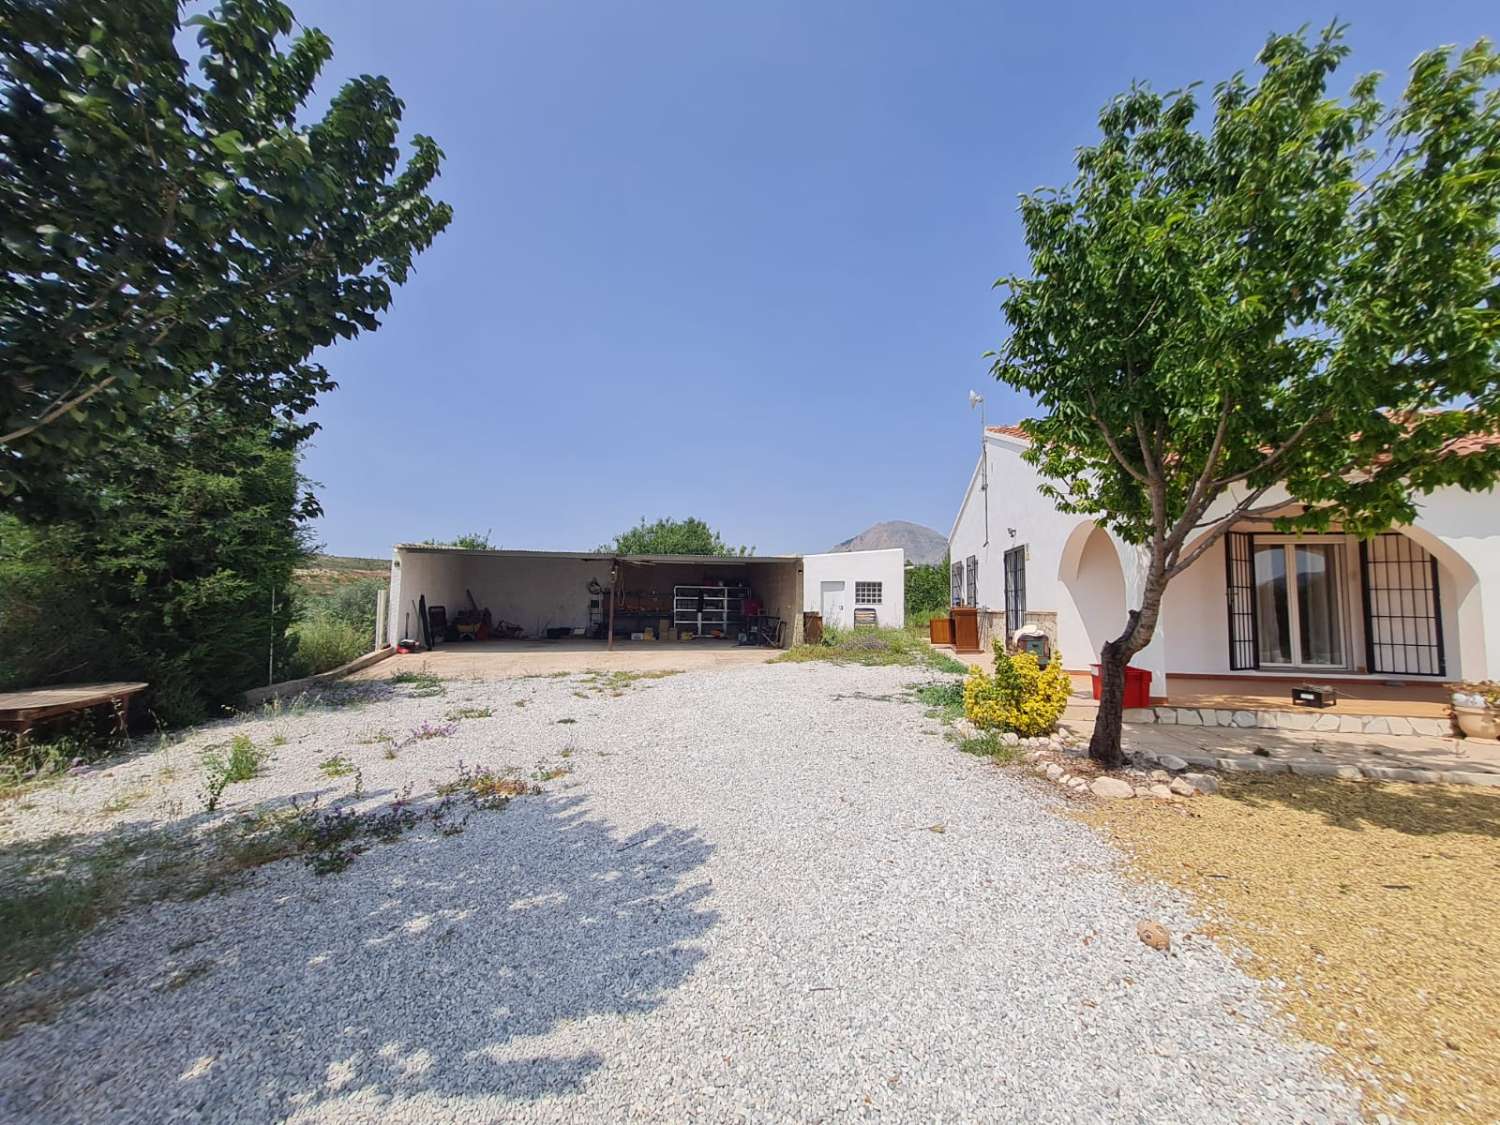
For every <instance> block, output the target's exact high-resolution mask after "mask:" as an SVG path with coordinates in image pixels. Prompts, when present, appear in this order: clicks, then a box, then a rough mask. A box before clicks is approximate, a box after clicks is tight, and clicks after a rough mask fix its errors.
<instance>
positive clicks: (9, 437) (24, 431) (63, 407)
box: [0, 375, 115, 445]
mask: <svg viewBox="0 0 1500 1125" xmlns="http://www.w3.org/2000/svg"><path fill="white" fill-rule="evenodd" d="M114 381H115V376H113V375H106V376H105V377H104V378H103V379H100V380H99V381H98V382H97V383H95V384H94V385H93V386H92V387H90V388H89V389H88V390H86V391H84V392H82V393H81V394H77V395H74V396H73V397H72V398H70V399H68V400H67V401H66V402H63V403H60V404H58V405H57V406H54V407H53V408H52V409H51V410H49V411H47V413H45V414H43V415H42V416H41V417H40V418H38V419H37V420H36V421H35V422H32V423H31V424H30V425H27V426H22V427H21V428H20V429H19V430H13V431H11V432H10V433H8V434H0V445H9V444H10V443H11V442H13V441H18V440H20V439H21V438H23V437H26V436H27V435H28V434H33V433H35V432H36V431H37V430H40V429H41V428H42V427H43V426H45V425H47V424H48V423H49V422H55V421H56V420H57V419H59V418H61V417H62V416H63V415H64V414H66V413H68V412H69V411H70V410H76V409H77V408H78V407H80V406H82V405H83V404H84V403H86V402H87V401H88V400H89V399H91V398H93V397H94V396H95V395H96V394H98V393H99V392H100V391H102V390H104V389H105V388H106V387H108V386H109V385H110V384H111V383H113V382H114Z"/></svg>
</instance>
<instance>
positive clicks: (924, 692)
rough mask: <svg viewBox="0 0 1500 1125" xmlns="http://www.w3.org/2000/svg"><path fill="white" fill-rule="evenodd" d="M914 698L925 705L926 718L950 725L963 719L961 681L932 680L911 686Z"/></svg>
mask: <svg viewBox="0 0 1500 1125" xmlns="http://www.w3.org/2000/svg"><path fill="white" fill-rule="evenodd" d="M913 690H914V691H915V693H916V696H917V698H918V699H919V700H921V701H922V702H923V703H925V704H927V707H928V711H927V717H928V718H929V719H940V720H941V721H942V722H943V723H952V722H956V721H957V720H959V719H961V718H963V717H964V683H963V681H962V680H934V681H932V682H931V683H925V684H916V685H914V686H913Z"/></svg>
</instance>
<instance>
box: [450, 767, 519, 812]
mask: <svg viewBox="0 0 1500 1125" xmlns="http://www.w3.org/2000/svg"><path fill="white" fill-rule="evenodd" d="M436 791H437V794H438V796H440V797H459V796H462V797H467V798H468V799H469V802H470V804H472V805H473V806H474V807H475V808H478V809H503V808H504V807H505V806H506V805H508V804H510V802H511V799H512V798H514V797H526V796H532V795H534V794H537V793H540V792H541V788H540V787H539V786H537V785H534V784H532V783H531V782H528V781H523V780H522V779H521V778H519V777H516V776H515V775H514V774H509V773H500V772H498V771H496V770H492V769H490V767H488V766H475V767H473V768H472V769H471V768H470V767H468V766H465V765H464V764H463V763H462V762H460V763H459V764H458V775H457V776H456V777H454V778H453V780H452V781H445V782H443V783H442V784H441V785H439V786H438V787H437V790H436Z"/></svg>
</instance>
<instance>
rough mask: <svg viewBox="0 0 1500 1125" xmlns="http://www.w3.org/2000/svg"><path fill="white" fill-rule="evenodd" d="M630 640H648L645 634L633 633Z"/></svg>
mask: <svg viewBox="0 0 1500 1125" xmlns="http://www.w3.org/2000/svg"><path fill="white" fill-rule="evenodd" d="M630 639H631V640H632V641H644V640H645V639H646V634H645V633H631V634H630Z"/></svg>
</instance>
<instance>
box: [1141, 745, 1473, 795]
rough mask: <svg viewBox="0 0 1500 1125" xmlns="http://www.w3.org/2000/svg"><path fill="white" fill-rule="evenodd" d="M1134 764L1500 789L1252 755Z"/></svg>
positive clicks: (1155, 758) (1170, 757)
mask: <svg viewBox="0 0 1500 1125" xmlns="http://www.w3.org/2000/svg"><path fill="white" fill-rule="evenodd" d="M1129 757H1130V759H1131V761H1133V762H1135V763H1137V764H1139V765H1148V766H1156V767H1158V768H1160V769H1164V770H1167V771H1168V772H1169V773H1181V772H1183V771H1186V770H1189V769H1198V770H1217V771H1218V772H1220V773H1290V774H1293V775H1295V776H1297V777H1334V778H1343V779H1345V780H1349V781H1358V780H1360V779H1365V780H1369V781H1413V782H1419V783H1425V784H1446V785H1482V786H1493V787H1500V773H1480V772H1476V771H1473V770H1422V769H1409V768H1406V767H1404V766H1373V765H1372V766H1356V765H1353V764H1351V763H1347V762H1344V763H1334V762H1309V761H1304V760H1302V759H1291V760H1287V759H1279V758H1261V757H1255V756H1252V755H1248V754H1245V755H1231V756H1227V757H1213V756H1211V755H1208V754H1186V753H1184V754H1159V753H1157V752H1156V751H1155V750H1136V751H1132V752H1129Z"/></svg>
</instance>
